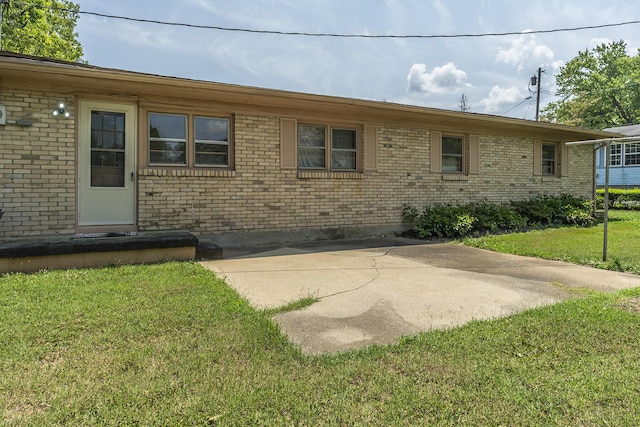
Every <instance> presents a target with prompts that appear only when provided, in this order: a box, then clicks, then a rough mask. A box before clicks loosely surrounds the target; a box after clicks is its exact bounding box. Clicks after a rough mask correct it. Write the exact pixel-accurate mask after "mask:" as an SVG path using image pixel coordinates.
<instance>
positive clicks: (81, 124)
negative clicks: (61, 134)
mask: <svg viewBox="0 0 640 427" xmlns="http://www.w3.org/2000/svg"><path fill="white" fill-rule="evenodd" d="M77 105H78V110H77V111H78V116H77V126H76V159H77V162H76V187H77V188H76V215H75V222H76V227H75V229H76V232H77V233H90V232H129V231H136V230H137V221H138V174H137V164H138V163H137V155H138V106H137V105H136V104H135V103H130V102H124V101H123V102H118V101H111V100H101V99H80V100H78V102H77ZM92 110H101V111H108V112H123V113H125V114H126V122H125V132H126V134H125V138H126V144H125V147H126V152H125V156H126V157H125V159H127V158H128V159H129V160H125V171H124V174H125V183H126V187H125V188H126V189H125V190H123V193H128V194H129V195H128V197H130V199H127V202H129V203H131V211H129V212H130V214H131V217H130V218H131V220H130V221H129V220H127V221H126V223H124V222H125V221H123V223H119V222H118V223H113V222H111V223H110V222H109V221H104V223H101V222H100V221H99V220H98V221H89V220H87V219H81V216H82V213H83V212H82V209H83V208H82V206H83V205H82V203H83V200H84V199H83V198H84V197H87V194H86V193H87V191H88V190H89V191H90V187H88V178H89V176H88V173H87V170H88V168H90V167H91V165H90V158H91V157H90V151H91V148H90V145H89V143H88V142H87V141H86V139H87V138H89V137H90V134H91V111H92ZM83 142H84V145H83ZM82 162H87V163H86V164H85V165H84V166H83V164H82ZM83 174H84V175H86V176H83ZM128 176H132V178H133V181H130V180H128V179H127V177H128ZM98 191H100V190H98ZM106 191H108V190H106ZM83 193H84V194H83Z"/></svg>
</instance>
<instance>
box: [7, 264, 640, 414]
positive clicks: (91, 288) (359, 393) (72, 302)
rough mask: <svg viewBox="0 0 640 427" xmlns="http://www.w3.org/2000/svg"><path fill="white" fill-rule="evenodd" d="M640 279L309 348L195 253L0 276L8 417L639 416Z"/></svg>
mask: <svg viewBox="0 0 640 427" xmlns="http://www.w3.org/2000/svg"><path fill="white" fill-rule="evenodd" d="M639 301H640V289H636V290H633V291H624V292H621V293H617V294H600V293H589V294H586V296H585V297H584V298H581V299H576V300H572V301H568V302H565V303H562V304H557V305H554V306H551V307H545V308H541V309H536V310H532V311H527V312H524V313H521V314H518V315H515V316H512V317H510V318H506V319H501V320H495V321H486V322H473V323H471V324H468V325H467V326H464V327H461V328H456V329H452V330H448V331H438V332H430V333H425V334H421V335H418V336H416V337H412V338H407V339H405V340H403V341H402V342H401V343H400V344H398V345H394V346H387V347H379V346H374V347H369V348H366V349H363V350H360V351H354V352H347V353H341V354H337V355H326V356H314V357H311V356H305V355H303V354H301V353H300V352H299V351H298V350H297V349H296V348H295V347H293V346H292V345H291V344H289V342H288V341H287V340H286V339H285V338H284V337H283V336H282V335H281V334H280V332H279V330H278V328H277V327H276V326H275V325H274V323H272V322H271V320H270V318H269V315H270V313H269V312H261V311H256V310H254V309H252V308H251V307H250V306H249V305H248V304H247V303H246V302H245V301H244V300H243V299H241V298H240V297H238V296H237V294H235V293H234V292H233V291H232V290H231V289H230V288H229V287H228V286H227V285H226V284H225V283H224V282H223V281H221V280H219V279H217V278H216V277H215V275H214V274H213V273H211V272H209V271H207V270H205V269H204V268H202V267H200V266H199V265H197V264H195V263H167V264H161V265H150V266H125V267H117V268H116V267H114V268H105V269H97V270H81V271H54V272H42V273H38V274H33V275H24V274H11V275H4V276H0V425H7V426H14V425H15V426H22V425H32V426H54V425H83V426H85V425H119V426H120V425H145V426H146V425H164V426H174V425H187V426H197V425H203V426H205V425H237V426H247V425H310V426H311V425H313V426H315V425H368V426H369V425H380V426H387V425H518V426H527V425H530V426H539V425H567V426H569V425H570V426H575V425H587V426H588V425H618V426H620V425H629V426H632V425H633V426H635V425H637V424H638V420H639V419H640V342H639V340H638V337H639V336H640V317H639V314H638V309H639V308H640V304H639Z"/></svg>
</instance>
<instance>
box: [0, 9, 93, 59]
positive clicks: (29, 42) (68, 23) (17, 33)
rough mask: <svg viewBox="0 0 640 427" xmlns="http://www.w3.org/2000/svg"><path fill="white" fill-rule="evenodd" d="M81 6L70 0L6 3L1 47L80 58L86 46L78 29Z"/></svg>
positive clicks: (58, 56)
mask: <svg viewBox="0 0 640 427" xmlns="http://www.w3.org/2000/svg"><path fill="white" fill-rule="evenodd" d="M79 11H80V6H79V5H77V4H75V3H73V2H71V1H68V0H12V1H10V2H8V3H5V5H4V9H3V20H2V40H1V46H0V49H1V50H5V51H9V52H16V53H22V54H25V55H34V56H42V57H46V58H54V59H61V60H66V61H77V60H78V59H80V58H81V57H82V46H81V45H80V42H79V41H78V40H77V37H78V33H76V32H75V28H76V21H77V20H78V12H79Z"/></svg>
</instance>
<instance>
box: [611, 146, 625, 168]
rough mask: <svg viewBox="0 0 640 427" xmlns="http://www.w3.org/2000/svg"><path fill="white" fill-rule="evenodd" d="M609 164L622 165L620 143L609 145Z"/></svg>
mask: <svg viewBox="0 0 640 427" xmlns="http://www.w3.org/2000/svg"><path fill="white" fill-rule="evenodd" d="M609 165H610V166H622V144H611V145H609Z"/></svg>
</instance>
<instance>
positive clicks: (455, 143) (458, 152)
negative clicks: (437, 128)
mask: <svg viewBox="0 0 640 427" xmlns="http://www.w3.org/2000/svg"><path fill="white" fill-rule="evenodd" d="M464 153H465V149H464V138H463V137H462V136H449V135H442V172H453V173H463V172H464Z"/></svg>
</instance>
